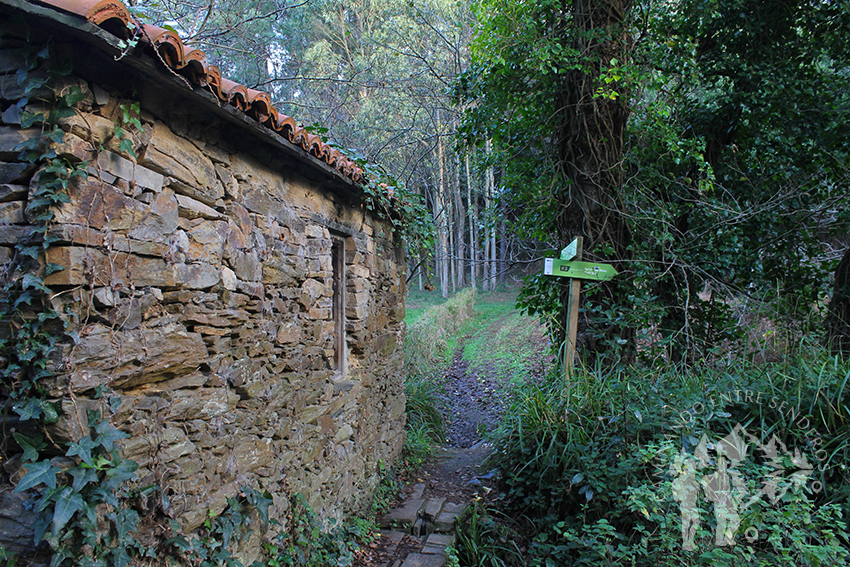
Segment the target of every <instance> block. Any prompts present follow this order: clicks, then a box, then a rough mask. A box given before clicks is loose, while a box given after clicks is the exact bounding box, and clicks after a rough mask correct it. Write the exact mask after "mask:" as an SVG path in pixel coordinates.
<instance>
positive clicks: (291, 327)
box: [277, 321, 301, 344]
mask: <svg viewBox="0 0 850 567" xmlns="http://www.w3.org/2000/svg"><path fill="white" fill-rule="evenodd" d="M300 340H301V326H300V325H299V324H298V323H297V322H292V321H289V322H284V323H281V325H280V327H279V328H278V331H277V342H278V343H280V344H287V343H297V342H298V341H300Z"/></svg>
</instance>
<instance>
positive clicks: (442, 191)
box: [434, 110, 449, 297]
mask: <svg viewBox="0 0 850 567" xmlns="http://www.w3.org/2000/svg"><path fill="white" fill-rule="evenodd" d="M436 131H437V199H436V202H437V206H436V207H434V208H435V209H437V215H436V216H435V217H434V218H435V219H436V220H437V249H438V252H437V259H436V260H437V267H438V272H439V275H440V293H441V294H442V296H443V297H448V296H449V263H448V262H449V257H448V256H449V255H448V242H447V240H448V238H447V236H448V210H447V208H446V182H445V175H446V172H445V161H444V158H443V137H442V136H441V135H440V134H441V132H442V123H441V122H440V112H439V110H438V111H437V128H436Z"/></svg>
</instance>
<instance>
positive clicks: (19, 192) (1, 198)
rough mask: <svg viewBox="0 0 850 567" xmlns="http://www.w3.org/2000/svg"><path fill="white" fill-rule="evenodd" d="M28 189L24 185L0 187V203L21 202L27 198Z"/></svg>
mask: <svg viewBox="0 0 850 567" xmlns="http://www.w3.org/2000/svg"><path fill="white" fill-rule="evenodd" d="M28 192H29V188H28V187H26V186H25V185H9V184H4V185H0V203H7V202H9V201H23V200H24V199H26V198H27V193H28Z"/></svg>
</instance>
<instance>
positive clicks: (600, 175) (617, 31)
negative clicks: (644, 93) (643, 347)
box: [557, 0, 635, 358]
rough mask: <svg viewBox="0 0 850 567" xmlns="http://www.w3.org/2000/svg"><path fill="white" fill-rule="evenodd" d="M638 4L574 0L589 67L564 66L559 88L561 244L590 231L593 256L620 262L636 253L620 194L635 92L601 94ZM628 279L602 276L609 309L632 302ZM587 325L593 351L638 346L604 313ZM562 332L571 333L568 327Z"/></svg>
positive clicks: (573, 37) (569, 19)
mask: <svg viewBox="0 0 850 567" xmlns="http://www.w3.org/2000/svg"><path fill="white" fill-rule="evenodd" d="M631 6H632V0H605V1H601V0H574V1H573V2H572V5H571V13H570V14H564V15H563V20H562V22H561V26H562V32H561V33H562V37H564V38H565V40H566V42H567V44H568V45H567V46H566V47H569V48H571V49H576V50H578V52H579V53H582V54H583V57H584V58H585V60H586V61H587V62H586V63H585V64H584V66H583V68H581V69H574V70H570V71H568V72H566V73H565V74H564V80H563V82H562V83H561V86H560V90H559V93H558V95H557V96H558V108H560V109H562V111H561V113H560V115H559V117H558V118H559V121H560V126H559V132H558V133H557V141H558V157H559V163H558V164H557V169H558V172H559V176H560V177H561V178H562V179H563V187H564V190H562V191H561V192H560V193H559V196H558V197H559V199H558V200H559V205H560V208H559V216H558V219H557V228H558V236H559V239H560V244H561V246H565V245H567V244H569V242H570V241H571V240H572V238H573V237H574V236H577V235H582V236H584V248H585V256H586V259H587V260H589V261H600V260H606V261H613V262H619V261H623V260H627V259H628V258H629V251H628V246H629V241H630V234H629V229H628V226H627V225H626V222H625V218H624V216H623V214H622V212H621V211H622V210H623V207H622V206H621V204H620V200H619V198H618V195H619V194H620V192H621V189H622V187H623V183H624V179H625V172H624V170H623V167H622V163H623V144H624V132H625V127H626V122H627V121H628V117H629V109H628V107H627V106H626V101H628V100H629V96H628V93H627V92H624V91H623V88H622V87H621V88H619V92H618V94H617V96H616V97H613V98H611V97H601V96H598V95H597V92H596V91H597V88H598V87H599V86H600V84H604V83H603V82H602V80H601V74H602V72H603V70H605V69H607V68H609V67H611V66H616V65H626V64H627V63H628V60H629V55H630V49H631V45H632V41H631V38H630V37H629V35H628V33H627V32H626V27H625V23H626V16H627V15H628V13H629V10H630V9H631ZM567 26H571V27H572V29H567ZM603 245H604V246H605V247H606V248H608V250H610V253H607V254H605V255H604V256H603V255H602V254H600V253H599V251H598V250H599V249H600V248H601V246H603ZM621 271H622V270H621ZM628 282H629V277H628V275H627V274H621V275H620V276H619V277H617V278H615V279H613V280H611V281H610V282H606V283H604V284H602V285H601V286H600V287H601V290H600V293H599V294H598V295H597V297H596V298H595V302H596V303H601V304H602V307H603V309H605V310H610V309H614V310H616V309H618V308H624V307H625V305H626V301H627V299H626V298H627V288H628ZM568 290H569V285H568V283H567V280H565V283H564V285H563V286H562V293H561V298H562V303H563V306H564V312H563V313H562V321H563V320H565V317H566V306H567V295H568V293H569V291H568ZM584 327H586V332H585V333H584V335H585V337H584V339H585V341H584V342H585V347H586V353H587V354H588V355H589V358H595V356H596V355H598V354H601V353H603V352H605V351H606V350H608V349H609V348H610V347H609V345H612V344H624V345H625V346H626V349H627V350H626V352H624V353H621V355H624V356H625V357H626V358H630V357H631V355H632V354H633V352H634V337H635V332H634V329H631V328H628V327H622V326H619V325H617V324H616V321H615V320H611V319H606V318H599V317H597V318H595V319H594V320H592V321H589V325H584ZM580 330H581V326H580ZM560 335H561V337H560V338H561V340H563V337H564V335H563V332H562V333H560ZM612 356H614V353H612Z"/></svg>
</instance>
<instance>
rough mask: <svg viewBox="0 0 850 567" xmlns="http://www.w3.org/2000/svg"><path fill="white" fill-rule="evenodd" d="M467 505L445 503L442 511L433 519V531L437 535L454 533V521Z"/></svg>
mask: <svg viewBox="0 0 850 567" xmlns="http://www.w3.org/2000/svg"><path fill="white" fill-rule="evenodd" d="M467 506H468V504H463V503H462V504H455V503H454V502H446V503H445V504H444V505H443V510H442V512H440V513H439V514H438V515H437V517H436V518H434V531H435V532H438V533H449V532H452V531H454V527H455V520H456V519H457V517H458V516H460V515H461V514H463V512H464V510H466V507H467Z"/></svg>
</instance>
